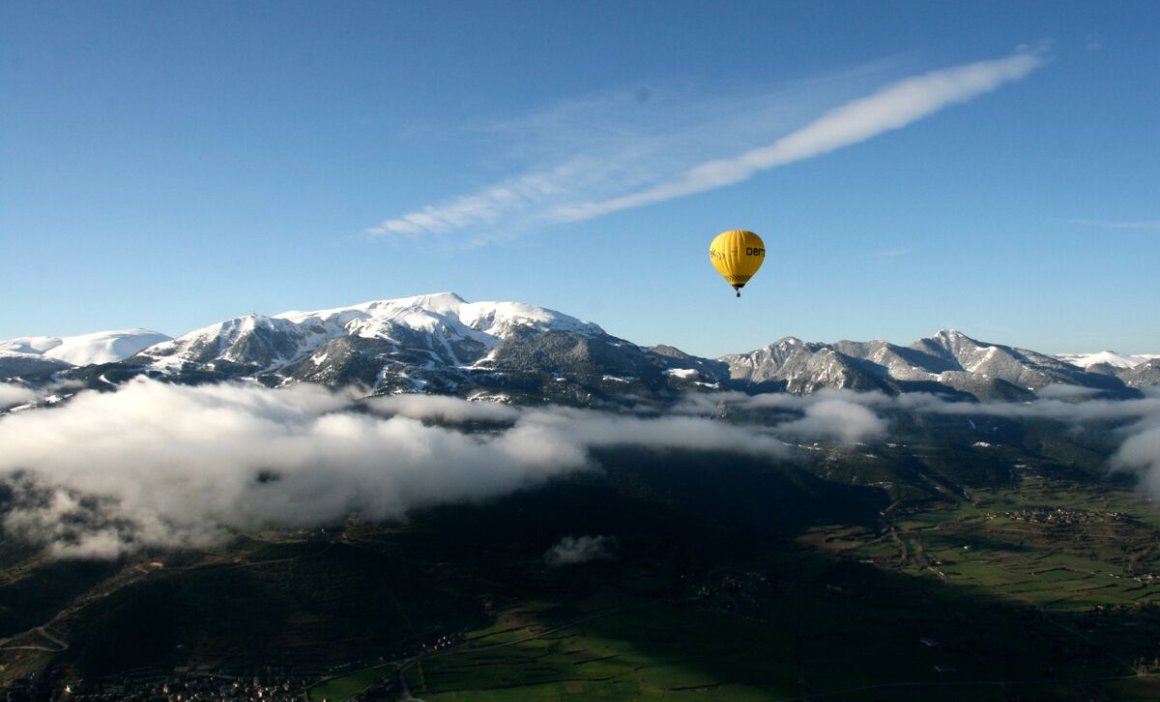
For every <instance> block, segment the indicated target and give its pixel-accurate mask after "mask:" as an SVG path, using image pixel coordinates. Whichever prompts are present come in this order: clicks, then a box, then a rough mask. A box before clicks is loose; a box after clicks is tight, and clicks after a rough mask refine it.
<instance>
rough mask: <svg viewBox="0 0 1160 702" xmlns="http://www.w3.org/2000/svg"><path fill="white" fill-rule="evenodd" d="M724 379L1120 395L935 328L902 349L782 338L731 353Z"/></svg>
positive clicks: (1111, 385)
mask: <svg viewBox="0 0 1160 702" xmlns="http://www.w3.org/2000/svg"><path fill="white" fill-rule="evenodd" d="M721 360H723V361H725V362H726V363H728V364H729V374H730V377H731V379H733V380H734V381H737V382H741V383H744V384H746V385H749V386H754V385H757V386H759V387H767V388H770V389H779V388H780V389H785V390H787V391H789V392H794V393H811V392H815V391H817V390H819V389H821V388H826V387H837V388H849V389H853V390H871V389H880V390H884V391H887V392H906V391H912V390H929V391H939V390H940V389H941V390H953V391H958V392H963V393H968V394H970V395H972V396H975V397H977V398H1000V397H1002V398H1020V397H1025V396H1030V395H1031V394H1033V393H1034V392H1035V391H1036V390H1038V389H1039V388H1042V387H1044V386H1047V385H1051V384H1054V383H1063V384H1068V385H1079V386H1083V387H1090V388H1093V389H1098V390H1107V391H1116V390H1122V389H1123V387H1124V383H1123V382H1121V381H1120V380H1119V379H1117V378H1115V377H1112V376H1109V375H1106V374H1098V373H1088V372H1086V371H1085V370H1083V369H1081V368H1079V367H1077V366H1074V365H1071V364H1069V363H1065V362H1064V361H1061V360H1059V359H1057V358H1053V357H1051V356H1048V355H1045V354H1041V353H1038V352H1035V351H1030V350H1027V349H1018V348H1013V347H1010V346H1004V345H1002V344H992V343H987V342H981V341H977V340H975V339H972V338H971V337H969V336H967V335H965V334H963V333H961V332H958V331H955V330H943V331H939V332H937V333H936V334H934V335H933V336H931V337H928V338H925V339H921V340H919V341H916V342H914V343H913V344H910V345H909V346H905V347H903V346H897V345H895V344H891V343H889V342H886V341H870V342H856V341H839V342H837V343H834V344H820V343H805V342H802V341H800V340H798V339H794V338H785V339H782V340H780V341H778V342H775V343H774V344H771V345H769V346H767V347H765V348H764V349H758V350H756V351H752V352H750V353H747V354H733V355H729V356H725V357H723V358H722V359H721Z"/></svg>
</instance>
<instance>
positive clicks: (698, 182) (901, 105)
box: [560, 50, 1046, 220]
mask: <svg viewBox="0 0 1160 702" xmlns="http://www.w3.org/2000/svg"><path fill="white" fill-rule="evenodd" d="M1045 62H1046V58H1045V56H1044V55H1043V52H1042V51H1027V50H1020V51H1018V52H1016V53H1015V54H1013V55H1011V56H1008V57H1007V58H1003V59H995V60H991V61H980V62H978V63H971V64H967V65H964V66H957V67H955V68H949V69H944V70H940V71H932V72H930V73H927V74H925V75H922V76H916V77H913V78H907V79H905V80H902V81H899V82H897V83H894V84H892V85H888V86H886V87H885V88H883V89H882V90H880V91H878V92H877V93H874V94H873V95H869V96H867V97H864V98H860V99H858V100H854V101H853V102H849V103H847V104H845V105H843V106H841V107H839V108H837V109H834V110H832V111H830V112H828V113H826V114H824V115H822V116H821V117H820V118H818V119H817V120H815V121H813V122H811V123H810V124H808V125H806V126H805V127H803V128H802V129H799V130H797V131H796V132H793V133H792V134H789V135H787V136H785V137H782V138H781V139H778V140H777V141H775V142H774V143H772V144H770V145H769V146H765V147H762V148H758V149H752V150H750V151H747V152H745V153H743V154H741V155H740V156H736V157H734V158H728V159H720V160H716V161H709V162H707V163H703V164H701V165H699V166H697V167H695V168H693V169H692V170H690V171H688V172H687V173H686V174H685V175H684V177H682V178H680V179H678V180H675V181H671V182H668V183H662V184H660V185H657V186H655V187H652V188H649V189H647V190H643V191H641V192H638V193H633V194H631V195H625V196H622V197H617V198H613V199H611V200H605V201H603V202H594V203H589V204H586V205H581V206H579V207H576V208H571V209H568V210H564V211H561V213H560V217H561V219H565V220H585V219H592V218H595V217H600V216H602V215H606V214H610V213H612V212H617V211H620V210H626V209H629V208H633V207H640V206H643V205H651V204H655V203H658V202H664V201H666V200H672V199H674V198H678V197H685V196H687V195H695V194H697V193H702V192H707V191H709V190H716V189H718V188H723V187H725V186H728V185H735V184H737V183H740V182H743V181H746V180H749V179H750V178H752V177H753V176H755V175H757V174H758V173H760V172H762V171H766V170H769V169H772V168H777V167H778V166H785V165H788V164H790V163H794V162H797V161H804V160H806V159H810V158H814V157H816V156H821V155H823V154H827V153H830V152H831V151H835V150H837V149H840V148H842V147H844V146H850V145H852V144H857V143H859V142H863V141H866V140H867V139H870V138H872V137H875V136H878V135H880V134H884V133H886V132H890V131H894V130H896V129H901V128H902V127H905V126H907V125H909V124H913V123H914V122H917V121H918V120H920V119H922V118H923V117H927V116H929V115H932V114H934V113H935V112H938V111H939V110H941V109H943V108H945V107H949V106H951V105H954V104H958V103H963V102H967V101H969V100H972V99H974V98H976V97H979V96H980V95H983V94H986V93H989V92H991V91H993V90H995V89H996V88H998V87H999V86H1001V85H1003V84H1005V83H1010V82H1012V81H1016V80H1019V79H1021V78H1024V77H1026V76H1027V75H1028V74H1030V73H1031V72H1032V71H1034V70H1035V69H1037V68H1039V67H1041V66H1043V65H1044V63H1045Z"/></svg>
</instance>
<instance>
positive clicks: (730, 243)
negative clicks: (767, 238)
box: [709, 229, 765, 297]
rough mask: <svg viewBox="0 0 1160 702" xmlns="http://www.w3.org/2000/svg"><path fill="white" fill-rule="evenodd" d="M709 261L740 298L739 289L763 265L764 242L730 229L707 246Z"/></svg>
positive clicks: (748, 233) (754, 236)
mask: <svg viewBox="0 0 1160 702" xmlns="http://www.w3.org/2000/svg"><path fill="white" fill-rule="evenodd" d="M709 260H710V261H711V262H712V263H713V267H714V268H716V269H717V272H718V273H720V274H721V277H723V278H725V280H726V281H727V282H728V283H729V284H730V285H732V286H733V289H734V290H736V291H737V296H738V297H741V288H743V287H744V286H745V284H746V283H748V282H749V279H750V278H752V277H753V274H754V273H757V269H759V268H761V264H763V263H765V242H764V241H762V240H761V237H759V236H757V235H756V234H754V233H753V232H750V231H746V230H744V229H730V230H729V231H727V232H721V233H720V234H718V235H717V236H716V237H715V238H714V239H713V243H711V244H709Z"/></svg>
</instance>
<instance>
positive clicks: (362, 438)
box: [0, 379, 785, 557]
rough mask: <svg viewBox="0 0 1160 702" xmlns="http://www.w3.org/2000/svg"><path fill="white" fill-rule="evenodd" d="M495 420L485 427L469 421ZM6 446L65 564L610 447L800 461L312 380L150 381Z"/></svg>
mask: <svg viewBox="0 0 1160 702" xmlns="http://www.w3.org/2000/svg"><path fill="white" fill-rule="evenodd" d="M368 410H369V411H368ZM481 421H482V422H485V423H486V424H487V425H486V426H484V427H483V430H481V431H468V430H466V429H464V428H462V427H461V426H459V425H462V424H463V423H464V422H468V423H474V422H481ZM475 428H479V427H478V426H476V427H475ZM0 445H2V446H4V451H3V453H2V454H0V480H3V481H4V482H5V483H6V484H7V485H8V487H9V488H10V489H11V490H12V495H13V496H12V503H11V508H10V509H9V511H8V512H7V514H6V516H5V518H4V526H5V528H6V529H7V530H8V531H9V532H10V533H13V534H16V535H18V536H21V537H23V538H26V539H29V540H33V541H39V542H43V543H45V544H46V545H48V546H50V548H51V549H52V552H53V553H54V554H56V555H59V556H90V557H113V556H116V555H118V554H120V553H124V552H129V551H133V550H137V549H141V548H146V547H181V546H203V545H207V544H212V543H217V542H220V541H222V540H223V539H226V538H229V536H230V534H232V533H235V532H237V531H240V530H247V529H255V528H262V527H277V528H297V527H312V526H318V525H323V524H330V523H334V522H337V521H341V520H343V519H344V518H345V517H347V516H348V515H351V514H358V515H361V516H363V517H365V518H368V519H376V520H380V519H399V518H404V517H405V516H406V515H407V513H408V512H409V511H411V510H414V509H417V508H421V507H425V506H430V505H436V504H443V503H450V502H464V501H480V500H487V499H489V498H492V497H495V496H498V495H503V494H506V493H510V492H512V491H515V490H519V489H521V488H524V487H528V486H532V485H535V484H537V483H540V482H543V481H545V480H548V479H549V478H551V477H553V476H557V475H561V474H565V473H569V472H573V471H582V470H587V469H590V468H592V467H593V465H594V463H593V460H592V458H591V456H590V451H591V450H592V449H597V448H606V447H614V446H641V447H646V448H654V449H658V450H666V449H681V448H714V447H716V448H722V449H733V448H734V447H738V446H740V447H741V448H740V449H739V450H743V451H747V452H750V453H755V454H765V455H770V456H780V455H783V453H784V452H785V448H784V445H783V444H782V443H781V442H779V441H777V440H776V439H773V438H771V437H768V436H761V435H758V436H751V433H750V432H747V431H745V430H744V429H741V428H738V427H734V426H730V425H726V424H719V423H716V422H713V421H712V420H711V419H708V418H698V417H688V416H677V417H664V418H655V419H647V418H639V417H620V418H612V417H608V416H606V415H603V414H600V413H597V412H585V411H579V410H565V409H559V408H557V409H551V408H549V409H535V410H515V409H513V408H510V407H504V406H498V405H485V404H476V403H469V402H466V401H464V400H458V399H453V398H446V397H419V396H411V397H400V398H381V399H376V400H372V401H369V402H368V403H366V404H365V405H364V404H362V403H359V402H358V401H356V400H355V398H354V397H353V396H352V395H350V394H347V393H341V392H331V391H328V390H324V389H322V388H320V387H317V386H312V385H299V386H295V387H292V388H286V389H280V390H271V389H268V388H264V387H261V386H255V385H232V384H223V385H204V386H196V387H188V386H179V385H168V384H163V383H159V382H156V381H151V380H146V379H138V380H136V381H133V382H131V383H129V384H127V385H126V386H125V387H123V388H122V389H120V390H118V391H117V392H109V393H97V392H92V391H86V392H82V393H80V394H79V395H77V396H76V397H75V398H73V399H72V400H71V401H69V402H68V403H65V404H64V405H62V406H58V407H53V408H44V409H38V410H31V411H27V412H21V413H16V414H10V415H6V416H4V417H2V418H0Z"/></svg>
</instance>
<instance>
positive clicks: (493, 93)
mask: <svg viewBox="0 0 1160 702" xmlns="http://www.w3.org/2000/svg"><path fill="white" fill-rule="evenodd" d="M1158 39H1160V4H1158V3H1155V2H1151V1H1148V0H1137V1H1131V0H1126V1H1121V2H1115V3H1091V2H1066V1H1063V0H1057V1H1051V2H1020V1H1010V0H1008V1H1003V2H986V1H982V2H970V3H966V2H930V1H926V0H923V1H921V2H919V1H914V2H910V1H907V2H888V1H876V2H864V1H861V0H857V1H855V0H851V1H849V2H819V1H811V2H804V1H802V2H788V1H786V2H765V1H764V0H762V1H754V2H739V1H737V2H685V1H681V0H665V1H663V2H659V1H658V2H635V3H623V2H600V1H593V2H582V3H563V2H531V1H529V2H505V1H499V0H496V1H491V0H489V1H488V2H466V1H464V2H335V3H318V2H302V3H298V2H288V1H287V2H268V3H267V2H211V1H207V2H195V3H180V2H144V1H142V2H117V1H112V2H102V3H91V2H52V3H45V2H26V1H25V0H8V1H7V2H4V3H0V96H2V100H0V261H2V262H3V275H2V276H0V296H2V297H3V299H4V303H5V304H4V306H3V312H0V339H7V338H12V337H17V336H28V335H56V336H70V335H76V334H84V333H89V332H95V331H102V330H113V329H125V328H130V327H138V326H140V327H147V328H151V329H155V330H157V331H161V332H164V333H167V334H171V335H175V336H176V335H180V334H183V333H185V332H188V331H191V330H193V329H195V328H198V327H201V326H205V325H208V324H211V323H214V322H217V321H221V320H224V319H227V318H232V317H236V316H240V315H244V314H249V313H251V312H258V313H262V314H276V313H279V312H283V311H287V310H293V309H298V310H310V309H322V308H329V307H337V306H341V305H345V304H353V303H358V302H363V301H367V300H373V299H383V298H392V297H403V296H408V295H415V294H422V293H428V292H438V291H445V290H452V291H455V292H457V293H459V294H460V295H462V296H463V297H465V298H467V299H468V300H472V301H484V300H518V301H522V302H528V303H532V304H537V305H542V306H545V307H549V308H552V309H556V310H560V311H562V312H566V313H568V314H572V315H574V316H577V317H581V318H583V319H587V320H590V321H594V322H597V323H599V324H600V325H602V326H603V327H604V328H605V329H606V330H607V331H609V332H610V333H612V334H614V335H617V336H621V337H624V338H627V339H630V340H632V341H634V342H637V343H640V344H656V343H668V344H672V345H675V346H677V347H680V348H682V349H684V350H686V351H688V352H690V353H695V354H699V355H706V356H717V355H721V354H724V353H730V352H743V351H749V350H752V349H755V348H758V347H761V346H764V345H765V344H768V343H770V342H773V341H775V340H777V339H779V338H781V337H783V336H790V335H792V336H797V337H799V338H802V339H805V340H810V341H837V340H840V339H855V340H868V339H874V338H882V339H887V340H889V341H893V342H896V343H909V342H911V341H914V340H916V339H918V338H921V337H923V336H927V335H930V334H931V333H933V332H935V331H936V330H938V329H942V328H956V329H959V330H960V331H963V332H965V333H967V334H969V335H971V336H974V337H976V338H979V339H982V340H984V341H993V342H1000V343H1007V344H1012V345H1016V346H1022V347H1027V348H1032V349H1036V350H1039V351H1045V352H1067V351H1095V350H1100V349H1105V348H1110V349H1115V350H1117V351H1121V352H1124V353H1149V352H1150V353H1160V324H1158V323H1157V322H1158V321H1160V319H1158V315H1157V313H1156V311H1155V310H1156V301H1157V300H1160V274H1158V271H1160V127H1158V126H1157V124H1158V121H1157V120H1158V115H1160V71H1157V66H1160V41H1158ZM732 228H746V229H752V230H754V231H757V232H758V233H760V234H761V235H762V236H763V237H764V239H765V242H766V245H767V249H768V252H769V253H768V258H767V260H766V264H765V266H764V268H763V269H762V271H761V272H760V273H759V274H758V276H757V277H755V278H754V280H753V282H751V283H750V285H749V286H747V287H746V288H745V290H744V292H743V296H742V298H741V299H740V300H738V299H736V298H734V296H733V293H732V290H731V289H730V288H729V286H728V285H727V284H726V283H725V282H724V281H723V280H721V278H720V277H718V275H717V274H716V272H715V271H714V270H713V269H712V267H711V266H710V264H709V261H708V253H707V251H708V244H709V241H710V240H711V239H712V237H713V236H714V235H715V234H717V233H718V232H720V231H722V230H725V229H732Z"/></svg>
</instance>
